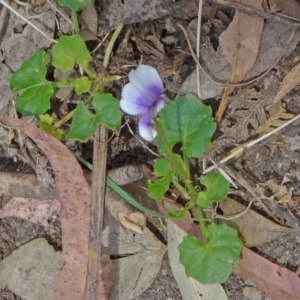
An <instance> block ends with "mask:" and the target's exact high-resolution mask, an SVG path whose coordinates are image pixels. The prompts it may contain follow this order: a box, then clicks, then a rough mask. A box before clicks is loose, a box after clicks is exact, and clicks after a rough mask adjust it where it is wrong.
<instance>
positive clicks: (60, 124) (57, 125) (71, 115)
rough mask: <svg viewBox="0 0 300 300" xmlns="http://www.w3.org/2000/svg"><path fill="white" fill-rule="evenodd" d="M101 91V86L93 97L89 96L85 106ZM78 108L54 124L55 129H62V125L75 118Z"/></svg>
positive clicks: (96, 89)
mask: <svg viewBox="0 0 300 300" xmlns="http://www.w3.org/2000/svg"><path fill="white" fill-rule="evenodd" d="M98 89H99V86H97V87H96V88H95V89H94V90H93V91H92V92H91V95H89V96H88V97H87V98H86V99H85V100H84V101H83V103H84V104H85V105H88V104H89V103H90V102H91V101H92V100H93V98H94V96H95V94H96V93H97V91H98ZM75 110H76V108H75V109H73V110H72V111H70V112H69V113H68V114H67V115H65V116H64V117H63V118H62V119H60V120H59V121H58V122H56V123H55V124H53V127H54V128H55V129H57V128H59V127H61V126H62V125H64V124H66V123H67V122H68V121H69V120H70V119H72V118H73V115H74V112H75Z"/></svg>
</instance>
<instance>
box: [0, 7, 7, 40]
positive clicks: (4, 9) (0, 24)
mask: <svg viewBox="0 0 300 300" xmlns="http://www.w3.org/2000/svg"><path fill="white" fill-rule="evenodd" d="M7 12H8V9H7V7H5V6H3V7H2V9H1V13H0V35H1V33H2V30H3V27H4V23H5V19H6V16H7Z"/></svg>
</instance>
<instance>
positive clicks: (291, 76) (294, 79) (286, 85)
mask: <svg viewBox="0 0 300 300" xmlns="http://www.w3.org/2000/svg"><path fill="white" fill-rule="evenodd" d="M298 84H300V63H299V64H297V65H296V66H295V67H294V68H293V69H292V70H291V71H290V72H289V73H287V74H286V76H285V77H284V78H283V81H282V83H281V85H280V87H279V89H278V91H277V95H276V97H275V99H274V101H273V104H275V103H277V102H279V101H280V100H281V99H282V98H283V97H284V96H285V95H286V94H287V93H288V92H289V91H291V90H292V89H293V88H294V87H295V86H297V85H298Z"/></svg>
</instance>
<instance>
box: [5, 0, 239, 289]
mask: <svg viewBox="0 0 300 300" xmlns="http://www.w3.org/2000/svg"><path fill="white" fill-rule="evenodd" d="M59 4H60V5H64V6H68V7H69V8H70V9H71V10H72V16H73V22H74V28H75V32H76V34H74V35H72V36H61V37H60V38H59V40H58V42H57V44H55V45H54V47H53V48H52V49H51V56H50V55H49V54H48V53H46V52H45V51H41V50H39V51H37V52H36V53H35V54H34V55H33V56H32V57H31V58H29V59H28V60H27V61H25V62H24V63H23V64H22V66H21V68H20V69H19V70H18V71H17V72H15V73H14V74H13V75H12V76H11V79H10V87H11V89H12V90H13V91H15V92H18V93H19V97H18V99H17V103H16V108H17V110H18V111H19V112H20V113H22V114H23V115H34V116H35V117H36V118H37V119H38V120H39V123H40V127H41V128H42V129H43V130H45V131H47V132H49V133H50V134H52V135H54V136H55V137H57V138H58V139H60V140H62V139H63V138H64V135H65V134H64V131H63V130H62V129H61V128H60V127H61V126H62V125H63V124H65V123H66V122H68V121H69V120H70V119H72V124H71V128H70V130H69V132H68V135H67V137H68V138H69V139H75V140H78V141H81V142H83V141H85V140H87V139H88V138H89V137H91V136H92V135H93V134H94V133H95V131H96V128H97V126H98V125H99V124H104V125H105V126H107V127H108V128H110V129H112V130H114V129H116V128H117V127H118V126H119V125H120V122H121V117H122V112H121V110H120V108H119V106H121V109H122V110H123V111H124V112H126V113H129V114H133V115H140V120H139V132H140V135H141V136H142V137H143V138H144V139H145V140H148V141H152V140H154V139H155V138H156V142H157V147H158V150H159V152H160V154H161V155H162V158H160V159H158V160H157V161H156V162H155V164H154V174H155V175H156V176H157V177H158V179H157V180H156V181H154V182H151V181H148V189H149V196H150V197H152V198H153V199H155V200H156V201H161V200H162V199H163V197H164V194H165V192H166V191H167V190H168V189H169V186H170V184H173V185H174V186H175V187H176V188H177V189H178V190H179V191H180V192H181V194H182V196H183V197H184V198H185V199H186V200H187V205H186V207H184V208H183V209H181V210H178V211H176V210H172V209H169V212H168V215H167V217H168V218H176V219H178V218H182V219H184V218H186V212H187V211H188V210H190V209H194V208H196V211H197V212H198V215H197V216H196V217H197V220H198V221H199V226H200V230H201V233H202V237H203V238H202V240H199V239H197V238H196V237H194V236H189V235H188V236H186V237H185V238H184V240H183V242H182V243H181V244H180V245H179V247H178V249H179V252H180V262H181V263H182V264H183V265H184V266H185V270H186V273H187V275H188V276H191V277H193V278H195V279H197V280H199V281H200V282H201V283H221V282H224V281H225V280H226V279H227V278H228V276H229V274H230V273H231V271H232V269H233V268H234V267H235V266H237V265H238V263H239V257H240V253H241V249H242V246H243V245H242V242H241V240H240V239H239V237H238V232H237V231H236V230H235V229H233V228H231V227H229V226H227V225H225V224H222V225H220V224H216V223H214V222H213V221H212V222H208V221H207V220H206V219H205V218H204V213H203V209H206V208H208V207H209V205H210V204H211V203H212V202H213V201H214V202H219V201H222V199H223V198H224V197H225V196H226V195H227V192H228V190H229V183H228V181H227V180H226V179H225V178H224V177H223V176H222V175H221V174H220V173H219V172H217V171H214V172H211V173H209V174H207V175H203V176H201V178H200V182H199V183H200V184H201V185H202V186H204V187H205V188H203V189H202V190H197V189H196V188H195V185H194V184H193V182H192V178H191V171H190V159H191V158H193V157H195V158H199V157H201V156H202V155H203V153H204V152H205V151H206V150H207V149H208V147H209V146H210V143H211V138H212V135H213V133H214V131H215V129H216V124H215V122H214V120H213V118H212V111H211V108H210V107H208V106H206V105H204V104H203V103H202V102H201V101H200V99H198V98H197V97H196V96H194V95H191V94H188V95H185V96H184V97H182V98H180V99H178V100H176V101H173V102H171V104H169V105H165V103H164V91H163V83H162V81H161V79H160V77H159V75H158V73H157V71H156V70H155V69H153V68H151V67H149V66H145V65H140V66H139V67H138V68H137V70H135V71H131V72H130V74H129V80H130V82H129V83H128V84H127V85H125V87H124V89H123V91H122V99H121V101H120V102H119V101H118V100H117V99H116V98H115V97H113V96H112V95H111V94H108V93H104V87H105V85H106V84H107V82H109V81H112V80H117V79H118V76H115V75H111V76H109V75H107V76H104V75H103V74H98V73H97V72H96V71H95V70H94V69H93V68H92V65H91V60H92V57H91V55H90V53H89V51H88V49H87V47H86V45H85V43H84V41H83V40H82V38H81V37H80V31H79V25H78V22H77V10H79V9H81V8H82V7H84V6H86V5H89V4H90V1H88V0H84V1H79V0H78V1H72V2H70V1H66V0H60V1H59ZM121 28H122V25H120V26H119V28H118V29H117V30H116V31H115V33H114V35H113V37H112V39H111V44H110V46H109V47H108V49H107V52H106V55H105V58H104V62H103V65H104V67H107V64H108V59H109V56H110V52H111V49H112V44H113V43H114V41H115V39H116V37H117V36H118V34H119V32H120V30H121ZM50 63H51V64H52V65H53V66H54V67H55V68H58V69H60V70H61V71H62V72H68V71H70V70H73V69H74V68H76V67H77V66H78V67H79V68H80V69H82V70H83V71H84V75H83V76H80V77H78V78H75V79H74V78H70V77H66V78H64V79H63V80H62V81H59V82H53V81H49V80H48V79H47V78H46V77H47V68H48V66H49V64H50ZM70 87H71V88H73V89H74V90H75V92H76V93H77V94H83V93H87V94H88V96H87V97H86V99H85V100H84V101H83V102H81V103H79V104H78V105H77V107H76V109H75V110H74V111H71V112H70V113H69V114H68V115H66V116H65V117H63V118H62V119H61V120H59V121H58V122H56V123H54V120H53V118H52V117H51V116H50V115H49V114H47V111H48V110H49V109H50V108H51V105H50V99H51V97H52V96H53V95H54V91H55V89H56V88H70ZM90 107H91V108H92V110H93V111H92V112H91V111H90V109H89V108H90ZM159 113H160V116H159V117H157V116H158V114H159ZM178 144H179V145H180V146H181V149H182V150H181V153H180V154H176V153H174V152H173V147H174V146H175V145H178ZM199 183H196V185H199ZM108 184H109V185H110V186H111V187H113V188H116V190H117V192H118V193H122V191H121V190H120V189H119V188H118V187H115V185H114V183H113V182H111V180H108ZM123 196H124V198H126V199H127V201H130V203H131V204H133V205H135V206H136V207H137V208H138V209H141V210H142V211H144V212H147V213H149V210H147V209H144V208H143V207H141V205H139V204H138V203H136V202H135V201H134V200H133V199H132V198H130V197H129V196H128V195H126V194H124V193H123ZM154 215H156V216H158V214H154Z"/></svg>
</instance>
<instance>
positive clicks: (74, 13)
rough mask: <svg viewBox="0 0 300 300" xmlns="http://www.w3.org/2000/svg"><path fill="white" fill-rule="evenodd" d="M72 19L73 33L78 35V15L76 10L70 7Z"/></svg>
mask: <svg viewBox="0 0 300 300" xmlns="http://www.w3.org/2000/svg"><path fill="white" fill-rule="evenodd" d="M72 21H73V26H74V30H75V33H76V34H78V35H80V29H79V24H78V17H77V11H76V10H73V9H72Z"/></svg>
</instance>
